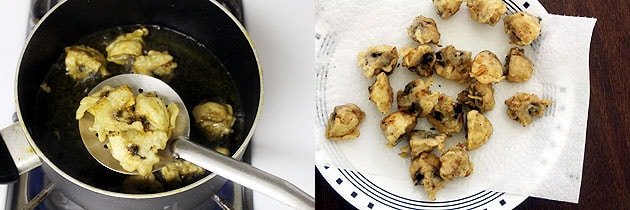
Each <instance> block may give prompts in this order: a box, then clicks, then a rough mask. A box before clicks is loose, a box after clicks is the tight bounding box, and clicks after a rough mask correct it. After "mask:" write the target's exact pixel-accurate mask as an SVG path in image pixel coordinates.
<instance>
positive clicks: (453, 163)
mask: <svg viewBox="0 0 630 210" xmlns="http://www.w3.org/2000/svg"><path fill="white" fill-rule="evenodd" d="M440 163H441V164H442V165H441V166H440V177H442V179H444V180H445V181H449V180H453V179H455V178H456V177H458V176H461V177H467V176H470V175H471V174H472V173H473V166H474V164H473V163H472V162H470V159H469V157H468V152H466V150H464V146H463V145H456V146H453V147H451V148H449V149H448V150H447V151H446V152H445V153H443V154H442V156H440Z"/></svg>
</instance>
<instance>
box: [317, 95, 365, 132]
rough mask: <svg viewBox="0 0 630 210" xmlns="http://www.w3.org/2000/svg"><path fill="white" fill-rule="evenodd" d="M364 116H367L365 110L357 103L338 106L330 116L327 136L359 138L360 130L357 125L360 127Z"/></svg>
mask: <svg viewBox="0 0 630 210" xmlns="http://www.w3.org/2000/svg"><path fill="white" fill-rule="evenodd" d="M363 118H365V112H363V111H362V110H361V109H360V108H359V107H358V106H357V105H355V104H351V103H349V104H345V105H340V106H336V107H335V109H334V111H333V112H332V113H330V117H329V118H328V125H326V138H328V139H330V140H346V139H356V138H358V137H359V135H360V132H359V129H357V127H359V124H361V122H362V121H363Z"/></svg>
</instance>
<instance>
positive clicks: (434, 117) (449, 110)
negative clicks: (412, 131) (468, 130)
mask: <svg viewBox="0 0 630 210" xmlns="http://www.w3.org/2000/svg"><path fill="white" fill-rule="evenodd" d="M427 120H428V121H429V123H431V125H433V126H434V127H435V128H436V129H437V130H439V131H440V132H443V133H447V134H451V133H459V132H460V131H461V130H462V124H463V117H462V105H461V104H460V103H458V102H457V101H455V99H453V98H452V97H450V96H448V95H445V94H440V95H439V97H438V102H437V104H435V106H434V107H433V111H432V112H431V114H429V115H427Z"/></svg>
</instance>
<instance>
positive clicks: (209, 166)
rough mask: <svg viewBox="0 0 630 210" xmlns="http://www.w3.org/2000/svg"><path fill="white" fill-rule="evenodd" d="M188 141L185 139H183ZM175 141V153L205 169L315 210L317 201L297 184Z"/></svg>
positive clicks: (208, 150)
mask: <svg viewBox="0 0 630 210" xmlns="http://www.w3.org/2000/svg"><path fill="white" fill-rule="evenodd" d="M180 138H185V137H180ZM180 138H178V139H175V140H174V141H173V143H172V147H171V148H172V150H173V153H174V154H175V155H176V156H178V157H179V158H182V159H184V160H187V161H189V162H191V163H194V164H196V165H198V166H200V167H202V168H205V169H206V170H209V171H212V172H214V173H216V174H218V175H220V176H222V177H224V178H226V179H229V180H232V181H233V182H236V183H239V184H240V185H243V186H245V187H247V188H249V189H251V190H254V191H256V192H259V193H262V194H265V195H267V196H269V197H271V198H274V199H276V200H278V201H280V202H282V203H284V204H287V205H289V206H291V207H293V208H295V209H315V199H314V198H313V197H311V196H309V195H308V194H306V193H305V192H304V191H302V190H300V189H299V188H297V187H296V186H295V185H293V184H291V183H289V182H288V181H286V180H283V179H281V178H279V177H277V176H274V175H272V174H269V173H267V172H264V171H262V170H260V169H258V168H256V167H253V166H251V165H249V164H246V163H244V162H241V161H238V160H235V159H233V158H231V157H227V156H224V155H222V154H220V153H218V152H215V151H213V150H210V149H207V148H205V147H203V146H200V145H197V144H195V143H193V142H192V141H189V140H184V139H181V140H180Z"/></svg>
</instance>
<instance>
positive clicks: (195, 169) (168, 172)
mask: <svg viewBox="0 0 630 210" xmlns="http://www.w3.org/2000/svg"><path fill="white" fill-rule="evenodd" d="M205 172H206V170H205V169H203V168H201V167H199V166H197V165H195V164H193V163H191V162H188V161H186V160H183V159H175V160H173V161H172V162H170V163H169V164H167V165H166V166H164V168H162V169H161V170H160V175H161V176H162V179H164V182H165V184H166V185H167V186H168V187H170V188H175V187H177V186H181V185H182V183H186V182H190V181H191V180H193V179H195V178H196V177H199V176H202V175H203V174H204V173H205Z"/></svg>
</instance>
